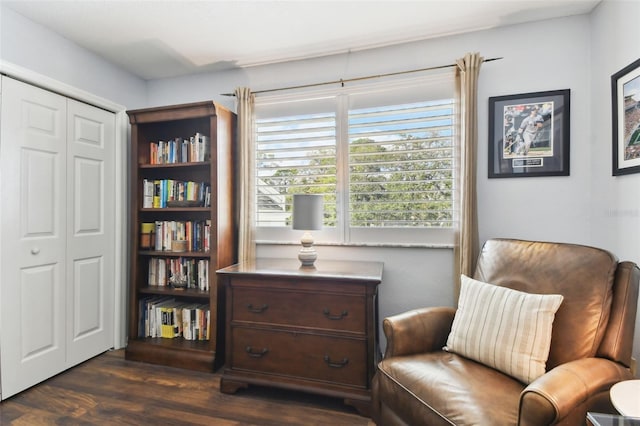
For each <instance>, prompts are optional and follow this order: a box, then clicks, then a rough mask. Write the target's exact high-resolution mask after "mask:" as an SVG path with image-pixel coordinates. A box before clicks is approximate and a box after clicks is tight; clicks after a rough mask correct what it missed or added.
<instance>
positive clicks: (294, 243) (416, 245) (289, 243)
mask: <svg viewBox="0 0 640 426" xmlns="http://www.w3.org/2000/svg"><path fill="white" fill-rule="evenodd" d="M256 244H257V245H274V246H299V245H300V242H299V241H268V240H259V241H256ZM313 245H314V246H316V247H321V246H332V247H384V248H430V249H453V244H435V243H370V242H366V243H365V242H363V243H357V242H349V243H339V242H314V243H313Z"/></svg>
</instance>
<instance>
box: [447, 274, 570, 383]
mask: <svg viewBox="0 0 640 426" xmlns="http://www.w3.org/2000/svg"><path fill="white" fill-rule="evenodd" d="M562 299H563V297H562V296H561V295H558V294H544V295H543V294H529V293H524V292H521V291H517V290H512V289H510V288H506V287H500V286H496V285H492V284H487V283H483V282H482V281H478V280H474V279H472V278H469V277H467V276H465V275H462V286H461V288H460V299H459V301H458V310H457V312H456V314H455V317H454V319H453V325H452V327H451V332H450V334H449V337H448V339H447V346H445V347H444V350H447V351H450V352H454V353H457V354H459V355H462V356H464V357H466V358H470V359H473V360H475V361H478V362H480V363H482V364H484V365H487V366H489V367H492V368H495V369H496V370H499V371H501V372H503V373H505V374H508V375H509V376H512V377H514V378H516V379H518V380H520V381H522V382H524V383H526V384H528V383H531V382H532V381H533V380H535V379H536V378H538V377H540V376H542V375H543V374H544V373H545V368H546V363H547V358H548V357H549V347H550V345H551V331H552V324H553V319H554V317H555V314H556V311H557V310H558V308H559V307H560V304H561V303H562Z"/></svg>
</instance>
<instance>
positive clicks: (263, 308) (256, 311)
mask: <svg viewBox="0 0 640 426" xmlns="http://www.w3.org/2000/svg"><path fill="white" fill-rule="evenodd" d="M268 308H269V305H267V304H266V303H265V304H264V305H262V306H260V307H259V308H254V307H253V304H251V303H249V304H248V305H247V309H248V310H249V312H253V313H254V314H261V313H263V312H264V311H266V310H267V309H268Z"/></svg>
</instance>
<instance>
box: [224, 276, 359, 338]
mask: <svg viewBox="0 0 640 426" xmlns="http://www.w3.org/2000/svg"><path fill="white" fill-rule="evenodd" d="M232 292H233V303H232V313H231V320H232V321H246V322H252V323H264V324H278V325H287V326H296V327H311V328H320V329H327V330H339V331H349V332H354V333H361V334H365V332H366V312H365V311H366V302H365V297H364V296H358V295H336V294H322V293H316V294H311V293H302V292H295V291H284V290H270V289H258V288H243V287H235V288H233V289H232Z"/></svg>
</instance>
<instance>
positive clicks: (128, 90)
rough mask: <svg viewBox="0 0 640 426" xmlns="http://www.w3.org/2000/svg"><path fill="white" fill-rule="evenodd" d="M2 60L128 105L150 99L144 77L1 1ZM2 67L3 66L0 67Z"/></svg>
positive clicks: (0, 56)
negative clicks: (25, 16) (105, 58)
mask: <svg viewBox="0 0 640 426" xmlns="http://www.w3.org/2000/svg"><path fill="white" fill-rule="evenodd" d="M70 25H72V24H70ZM105 36H107V37H108V35H105ZM3 63H4V64H5V65H6V64H11V65H15V66H18V67H21V68H24V69H27V70H29V71H31V72H34V73H38V74H41V75H45V76H47V77H49V78H51V79H54V80H56V81H58V82H61V83H65V84H68V85H69V86H72V87H74V88H76V89H81V90H84V91H86V92H88V93H91V94H92V95H95V96H99V97H102V98H104V99H107V100H109V101H111V102H114V103H117V104H120V105H125V106H126V107H127V108H128V109H132V108H141V107H144V106H146V103H147V86H146V83H145V81H144V80H142V79H140V78H138V77H136V76H134V75H132V74H130V73H128V72H126V71H123V70H122V69H120V68H118V67H117V66H115V65H113V64H111V63H109V62H107V61H106V60H104V59H103V58H101V57H99V56H97V55H95V54H93V53H91V52H89V51H87V50H85V49H83V48H81V47H80V46H78V45H77V44H75V43H72V42H71V41H69V40H68V39H66V38H64V37H61V36H60V35H58V34H56V33H54V32H52V31H50V30H48V29H47V28H44V27H43V26H41V25H39V24H37V23H35V22H33V21H30V20H28V19H26V18H24V17H23V16H22V15H19V14H17V13H16V12H14V11H13V10H11V9H9V8H7V7H5V6H3V5H2V2H0V64H3ZM3 68H4V67H2V66H0V70H2V69H3Z"/></svg>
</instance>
